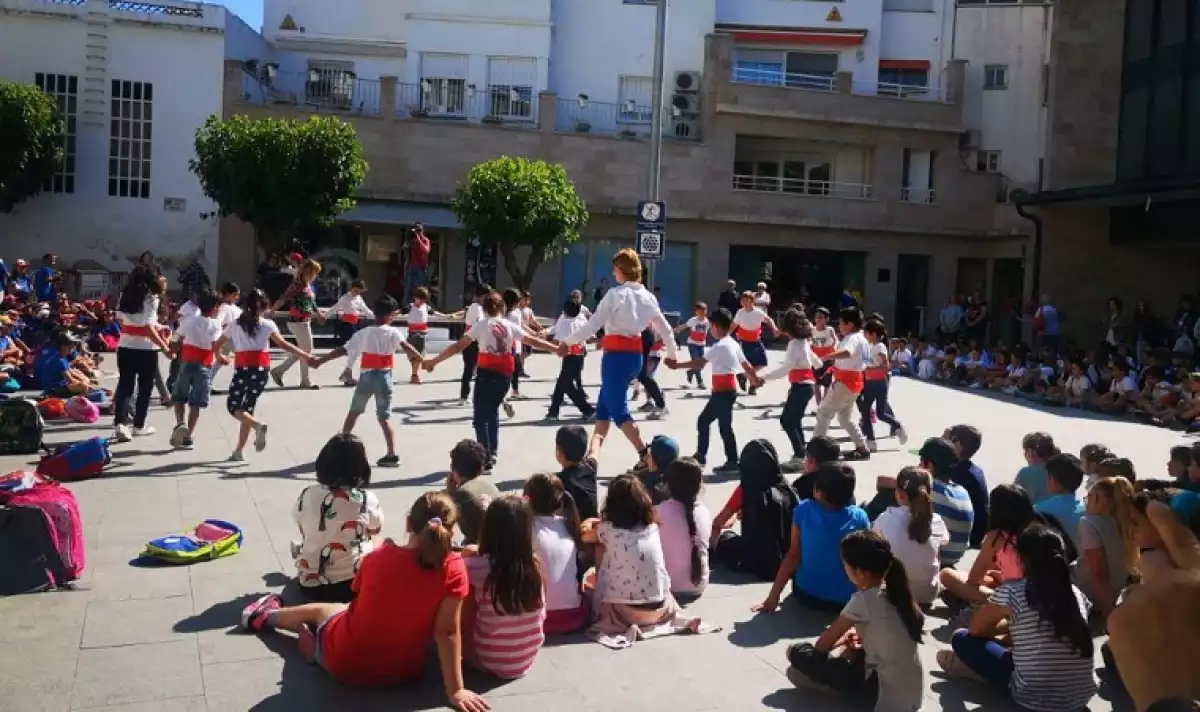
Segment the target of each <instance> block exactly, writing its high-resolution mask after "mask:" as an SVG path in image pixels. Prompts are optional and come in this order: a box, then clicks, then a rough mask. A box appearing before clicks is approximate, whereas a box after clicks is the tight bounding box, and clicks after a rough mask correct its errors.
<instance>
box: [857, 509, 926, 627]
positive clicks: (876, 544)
mask: <svg viewBox="0 0 1200 712" xmlns="http://www.w3.org/2000/svg"><path fill="white" fill-rule="evenodd" d="M838 549H839V551H840V552H841V555H842V561H844V562H846V566H849V567H850V568H852V569H855V570H857V571H865V572H867V573H869V574H874V575H875V576H881V577H882V578H883V592H884V595H886V596H887V599H888V602H889V603H891V604H892V605H893V606H894V607H895V608H896V614H897V615H898V616H900V622H901V623H903V624H904V629H905V630H906V631H908V636H909V637H910V638H912V639H913V641H914V642H916V643H920V642H921V637H922V635H921V633H922V628H923V627H924V625H925V616H924V614H922V613H921V610H920V609H919V608H917V603H916V601H914V600H913V597H912V591H910V590H909V588H908V573H907V572H906V571H905V570H904V562H902V561H900V559H897V558H896V556H895V555H894V554H893V553H892V545H891V544H889V543H888V540H887V539H884V538H883V535H882V534H880V533H879V532H874V531H871V530H869V529H860V530H859V531H856V532H852V533H850V534H847V535H846V538H845V539H842V543H841V545H840V546H839V547H838Z"/></svg>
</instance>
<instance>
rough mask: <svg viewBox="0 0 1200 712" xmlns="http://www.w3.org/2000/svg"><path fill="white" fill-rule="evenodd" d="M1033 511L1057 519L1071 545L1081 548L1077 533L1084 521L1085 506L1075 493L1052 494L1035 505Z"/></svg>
mask: <svg viewBox="0 0 1200 712" xmlns="http://www.w3.org/2000/svg"><path fill="white" fill-rule="evenodd" d="M1033 511H1035V512H1037V513H1038V514H1049V515H1051V516H1053V517H1054V518H1055V519H1057V520H1058V523H1059V524H1061V525H1062V528H1063V532H1064V533H1066V535H1067V536H1068V537H1070V538H1071V543H1072V544H1075V545H1076V546H1075V548H1076V549H1078V548H1079V543H1078V542H1077V541H1076V540H1075V537H1076V532H1078V531H1079V520H1080V519H1083V513H1084V506H1083V502H1082V501H1080V500H1079V498H1078V497H1076V496H1075V493H1074V492H1061V493H1059V494H1052V495H1050V496H1049V497H1047V498H1046V499H1043V500H1042V501H1041V502H1038V503H1037V504H1035V505H1034V507H1033Z"/></svg>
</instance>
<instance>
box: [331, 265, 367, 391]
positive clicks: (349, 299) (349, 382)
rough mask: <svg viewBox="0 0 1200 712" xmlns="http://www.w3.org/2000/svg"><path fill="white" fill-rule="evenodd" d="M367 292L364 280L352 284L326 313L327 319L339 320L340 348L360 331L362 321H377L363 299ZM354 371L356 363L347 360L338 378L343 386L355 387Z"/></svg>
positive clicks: (338, 335)
mask: <svg viewBox="0 0 1200 712" xmlns="http://www.w3.org/2000/svg"><path fill="white" fill-rule="evenodd" d="M365 291H367V283H366V282H364V281H363V280H361V279H357V280H355V281H353V282H351V283H350V290H349V291H348V292H346V293H345V294H343V295H342V296H341V297H339V298H338V300H337V301H336V302H335V303H334V305H333V306H332V307H330V308H329V309H328V310H327V311H326V312H325V315H326V317H327V318H328V317H334V318H336V319H337V320H338V322H337V327H336V328H337V337H338V346H345V345H346V342H348V341H350V337H351V336H354V332H355V331H358V324H359V322H360V321H362V320H364V319H365V320H367V321H368V322H370V321H374V320H375V312H373V311H371V309H370V307H368V306H367V302H366V300H364V299H363V296H362V295H363V292H365ZM353 369H354V362H353V361H352V360H350V359H346V366H345V368H343V369H342V373H341V375H340V376H338V380H340V381H341V382H342V385H345V386H353V385H355V380H354V372H353Z"/></svg>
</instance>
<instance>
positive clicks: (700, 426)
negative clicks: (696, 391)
mask: <svg viewBox="0 0 1200 712" xmlns="http://www.w3.org/2000/svg"><path fill="white" fill-rule="evenodd" d="M735 400H737V391H713V394H712V395H711V396H709V398H708V403H706V404H705V406H704V410H702V411H700V417H699V418H697V419H696V428H697V430H698V431H699V432H698V434H697V435H698V442H697V445H696V455H697V456H698V458H697V459H699V460H700V462H701V463H704V462H705V461H706V460H707V457H708V438H709V434H708V431H709V429H710V428H711V427H712V423H713V421H714V420H715V421H717V429H718V430H720V431H721V441H722V442H723V443H724V444H725V461H726V462H737V460H738V449H737V437H736V436H735V435H734V434H733V402H734V401H735Z"/></svg>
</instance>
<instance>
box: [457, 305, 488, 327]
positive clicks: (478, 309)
mask: <svg viewBox="0 0 1200 712" xmlns="http://www.w3.org/2000/svg"><path fill="white" fill-rule="evenodd" d="M485 318H487V314H486V313H484V311H483V307H482V306H481V305H480V304H479V302H472V303H471V306H469V307H467V315H466V316H465V317H463V322H465V323H466V325H467V328H468V329H470V328H471V327H472V326H475V325H476V324H478V323H479V322H481V321H483V320H484V319H485Z"/></svg>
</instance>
